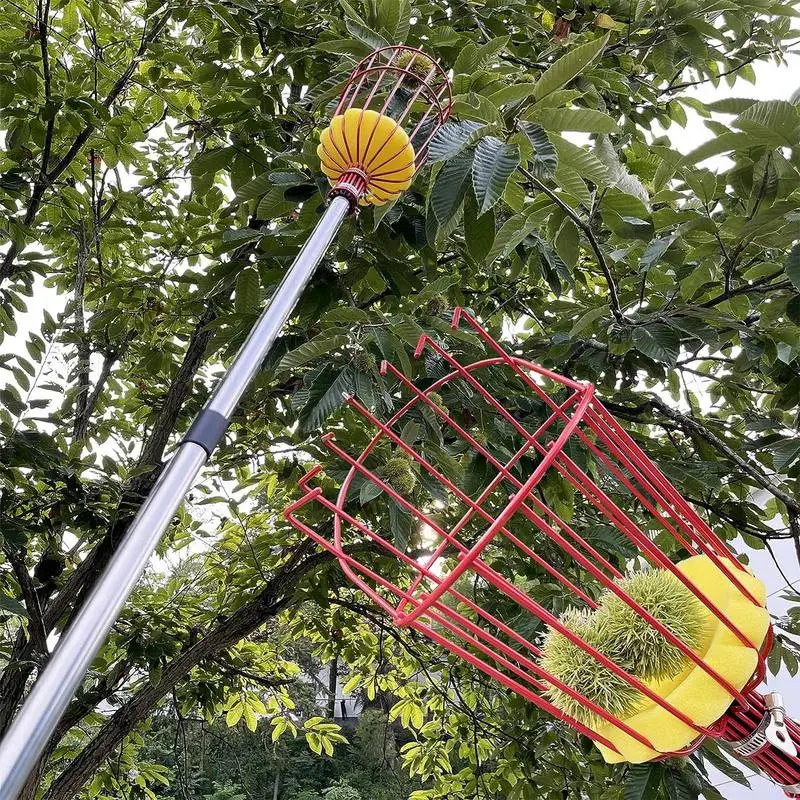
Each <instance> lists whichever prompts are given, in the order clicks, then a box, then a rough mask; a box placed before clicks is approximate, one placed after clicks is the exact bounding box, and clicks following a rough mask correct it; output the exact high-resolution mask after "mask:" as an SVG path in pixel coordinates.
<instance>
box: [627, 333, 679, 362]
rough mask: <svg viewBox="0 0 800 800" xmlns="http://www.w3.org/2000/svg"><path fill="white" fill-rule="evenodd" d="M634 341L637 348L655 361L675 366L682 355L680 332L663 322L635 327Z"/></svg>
mask: <svg viewBox="0 0 800 800" xmlns="http://www.w3.org/2000/svg"><path fill="white" fill-rule="evenodd" d="M633 343H634V345H635V347H636V349H637V350H639V351H640V352H642V353H644V354H645V355H646V356H649V357H650V358H652V359H653V360H654V361H660V362H662V363H664V364H669V365H671V366H674V364H675V362H676V361H677V360H678V356H679V355H680V350H681V336H680V333H678V331H676V330H675V329H674V328H671V327H670V326H669V325H664V324H663V323H661V322H656V323H653V324H652V325H646V326H639V327H636V328H634V329H633Z"/></svg>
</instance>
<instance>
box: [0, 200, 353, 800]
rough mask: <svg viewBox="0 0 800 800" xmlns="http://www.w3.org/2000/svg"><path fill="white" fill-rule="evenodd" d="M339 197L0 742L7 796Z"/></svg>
mask: <svg viewBox="0 0 800 800" xmlns="http://www.w3.org/2000/svg"><path fill="white" fill-rule="evenodd" d="M350 206H351V203H350V201H349V200H348V199H347V198H345V197H334V198H333V199H332V200H331V203H330V205H329V206H328V208H327V209H326V211H325V213H324V214H323V216H322V218H321V219H320V221H319V222H318V223H317V226H316V228H314V230H313V232H312V233H311V236H310V237H309V238H308V240H307V241H306V243H305V244H304V245H303V247H302V249H301V250H300V252H299V253H298V255H297V258H295V260H294V262H293V263H292V265H291V267H290V268H289V270H288V271H287V272H286V275H285V276H284V278H283V280H282V281H281V283H280V285H279V286H278V288H277V289H276V290H275V294H274V295H273V296H272V299H271V300H270V302H269V304H268V306H267V307H266V308H265V309H264V310H263V311H262V312H261V316H260V317H259V318H258V321H257V322H256V324H255V325H254V327H253V329H252V330H251V331H250V335H249V336H248V337H247V339H246V341H245V342H244V344H243V345H242V346H241V348H240V349H239V352H238V353H237V354H236V357H235V358H234V360H233V363H232V364H231V366H230V368H229V369H228V371H227V373H226V374H225V375H224V376H223V378H222V379H221V380H220V382H219V383H218V384H217V387H216V389H215V390H214V393H213V394H212V395H211V397H210V398H209V400H208V402H207V403H206V405H205V407H204V408H203V410H202V411H201V412H200V414H199V415H198V417H197V419H196V420H195V421H194V423H193V424H192V426H191V428H190V429H189V432H188V433H187V434H186V437H185V438H184V440H183V441H182V442H181V444H180V446H179V447H178V449H177V451H176V453H175V455H174V456H173V458H172V459H171V460H170V462H169V463H168V464H167V466H166V467H165V469H164V471H163V472H162V474H161V477H160V478H159V480H158V481H157V483H156V485H155V486H154V487H153V490H152V492H151V493H150V495H149V497H148V498H147V499H146V500H145V502H144V504H143V505H142V507H141V508H140V509H139V513H138V514H137V515H136V518H135V519H134V520H133V522H132V523H131V525H130V527H129V528H128V530H127V533H126V534H125V537H124V539H123V540H122V543H121V545H120V546H119V548H118V549H117V551H116V552H115V553H114V555H113V556H112V557H111V560H110V561H109V564H108V567H107V568H106V570H105V571H104V572H103V574H102V575H101V577H100V578H99V580H98V581H97V584H96V585H95V587H94V589H93V591H92V592H91V594H90V595H89V597H88V598H87V600H86V602H85V603H84V605H83V608H82V609H81V611H80V613H79V614H78V616H77V617H76V618H75V620H74V622H73V623H72V625H70V627H69V628H68V629H67V631H65V632H64V633H63V634H62V635H61V638H60V639H59V641H58V644H57V645H56V648H55V650H54V651H53V654H52V655H51V656H50V659H49V660H48V662H47V666H46V667H45V669H44V670H43V671H42V672H41V673H40V675H39V678H38V680H37V681H36V683H35V685H34V687H33V689H32V690H31V692H30V694H29V695H28V697H27V699H26V700H25V702H24V703H23V705H22V708H21V709H20V711H19V713H18V714H17V716H16V719H15V720H14V722H13V723H12V725H11V727H10V728H9V729H8V732H7V733H6V735H5V738H4V739H3V741H2V743H0V798H2V800H12V798H16V797H17V796H18V794H19V792H20V791H21V790H22V788H23V786H24V785H25V782H26V780H27V778H28V775H29V774H30V773H31V771H32V770H33V768H34V766H35V765H36V763H37V761H38V760H39V757H40V756H41V754H42V752H43V751H44V750H45V748H46V746H47V743H48V741H49V740H50V737H51V736H52V734H53V731H54V730H55V728H56V725H57V724H58V721H59V720H60V719H61V716H62V714H63V713H64V711H65V710H66V708H67V706H68V704H69V702H70V700H71V699H72V697H73V695H74V694H75V692H76V690H77V689H78V687H79V686H80V684H81V682H82V680H83V678H84V676H85V674H86V671H87V670H88V669H89V667H90V666H91V663H92V661H93V660H94V658H95V656H96V655H97V652H98V651H99V650H100V648H101V646H102V645H103V642H104V641H105V639H106V636H107V635H108V632H109V631H110V630H111V627H112V626H113V624H114V622H115V620H116V619H117V617H118V615H119V613H120V611H121V610H122V607H123V605H124V604H125V601H126V600H127V599H128V596H129V595H130V593H131V592H132V591H133V588H134V586H135V585H136V583H137V582H138V580H139V578H140V577H141V575H142V573H143V572H144V569H145V567H146V566H147V562H148V561H149V560H150V556H151V555H152V553H153V551H154V550H155V548H156V546H157V545H158V543H159V541H160V540H161V537H162V535H163V533H164V531H165V530H166V529H167V527H168V526H169V524H170V522H171V521H172V519H173V518H174V516H175V513H176V511H177V510H178V508H179V507H180V505H181V503H182V502H183V498H184V497H185V495H186V492H188V491H189V489H190V488H191V487H192V485H193V484H194V482H195V479H196V477H197V475H198V473H199V472H200V470H201V469H202V468H203V466H204V465H205V463H206V461H207V460H208V457H209V456H210V455H211V453H212V452H213V450H214V448H215V447H216V445H217V443H218V442H219V440H220V439H221V438H222V435H223V434H224V432H225V429H226V428H227V427H228V423H229V422H230V418H231V415H232V414H233V412H234V410H235V409H236V406H237V404H238V403H239V400H240V399H241V397H242V395H243V394H244V392H245V390H246V389H247V387H248V386H249V385H250V382H251V381H252V380H253V378H254V377H255V375H256V373H257V372H258V370H259V368H260V367H261V362H262V361H263V360H264V358H265V356H266V355H267V353H268V352H269V351H270V349H271V347H272V345H273V343H274V342H275V339H276V338H277V336H278V334H279V333H280V330H281V328H282V327H283V325H284V323H285V322H286V320H287V319H288V318H289V316H290V315H291V313H292V311H293V310H294V307H295V306H296V305H297V301H298V300H299V299H300V296H301V295H302V293H303V290H304V289H305V287H306V286H307V285H308V282H309V280H310V279H311V276H312V275H313V274H314V270H315V269H316V267H317V265H318V264H319V262H320V261H321V260H322V257H323V256H324V255H325V253H326V251H327V250H328V247H330V245H331V242H332V241H333V239H334V237H335V236H336V233H337V231H338V230H339V228H340V227H341V224H342V221H343V220H344V218H345V217H346V216H347V214H348V213H349V211H350Z"/></svg>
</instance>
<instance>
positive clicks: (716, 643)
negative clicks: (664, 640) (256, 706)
mask: <svg viewBox="0 0 800 800" xmlns="http://www.w3.org/2000/svg"><path fill="white" fill-rule="evenodd" d="M722 561H723V563H725V562H727V563H726V566H728V567H729V570H730V571H731V573H732V574H734V575H735V576H736V577H737V578H738V580H739V581H740V583H741V584H742V586H744V587H745V589H747V591H748V592H750V593H751V594H752V595H753V597H754V598H755V599H756V600H758V602H759V604H760V605H759V606H756V605H754V604H753V603H752V602H751V601H750V600H749V599H748V598H747V597H745V596H744V595H742V593H741V591H740V590H739V588H738V587H737V586H736V585H735V584H734V583H733V582H732V581H731V580H730V578H728V576H727V575H726V574H725V573H724V572H722V570H720V569H719V568H718V567H717V566H716V565H715V564H714V562H713V561H712V560H711V559H710V558H709V557H708V556H705V555H701V556H693V557H692V558H688V559H686V560H685V561H682V562H681V563H680V564H678V565H677V568H678V570H680V572H682V573H683V574H684V575H685V576H686V577H687V578H689V580H691V581H692V583H693V584H694V585H695V586H696V587H697V588H698V589H699V590H700V591H701V592H702V593H703V594H704V595H705V596H706V597H707V598H708V599H709V600H710V601H711V602H712V603H713V604H714V605H715V606H716V607H717V608H718V609H719V611H720V612H721V613H722V614H724V615H725V616H726V617H727V618H728V619H729V620H730V621H731V622H732V623H733V625H734V626H736V627H737V628H738V629H739V630H740V631H741V632H742V634H743V635H744V636H745V637H746V639H747V640H748V641H749V642H750V643H751V644H752V647H748V646H746V645H745V644H744V643H743V642H742V641H741V640H740V639H739V637H738V636H737V635H736V634H735V633H733V631H731V630H730V629H729V628H728V627H727V626H726V625H725V624H724V623H723V622H721V621H720V620H719V619H717V617H716V616H715V615H714V614H713V613H712V612H711V611H710V610H709V609H707V608H706V607H705V606H703V610H704V612H705V618H706V629H705V631H704V636H703V639H702V641H701V644H700V646H699V647H698V649H697V651H696V652H697V654H698V655H699V656H700V657H701V658H703V660H704V661H705V662H706V664H708V666H709V667H711V668H712V669H713V670H714V671H716V672H717V673H718V674H719V675H720V677H722V678H724V679H725V680H726V681H727V682H728V683H729V684H730V685H731V686H733V687H734V688H735V689H736V690H737V691H738V690H740V689H742V688H743V687H744V686H745V684H746V683H747V682H748V681H749V680H750V678H751V677H752V676H753V673H754V672H755V670H756V666H757V664H758V649H759V648H760V647H761V645H762V644H763V642H764V639H765V637H766V635H767V630H768V628H769V613H768V612H767V610H766V608H765V606H766V589H765V587H764V584H763V583H762V582H761V581H760V580H758V578H756V577H754V576H753V575H751V574H750V573H749V572H743V571H742V570H740V569H738V567H737V566H736V565H735V564H733V563H732V562H730V560H728V559H724V560H722ZM645 685H646V686H647V687H648V688H650V689H652V690H653V691H654V692H655V693H656V694H657V695H658V696H659V697H662V698H664V699H665V700H666V701H667V702H668V703H669V704H670V705H672V706H673V707H674V708H676V709H677V710H678V711H680V712H682V713H683V714H685V715H686V716H687V717H688V718H689V719H690V720H692V722H694V723H695V724H696V725H701V726H703V727H705V726H708V725H712V724H713V723H714V722H716V721H717V720H718V719H719V718H720V717H721V716H722V715H723V714H724V713H725V712H726V711H727V709H728V707H729V706H730V704H731V703H732V702H733V697H732V696H731V695H730V694H729V693H728V691H727V690H726V689H724V688H723V687H722V686H720V685H719V684H718V683H717V682H716V680H714V678H712V677H711V676H710V675H709V674H708V673H707V672H705V671H704V670H703V669H702V667H699V666H697V665H696V664H694V663H693V662H689V664H688V665H687V666H686V668H685V669H684V670H683V672H682V673H681V674H680V675H678V676H676V677H675V678H672V679H671V680H667V681H649V682H647V683H646V684H645ZM623 721H624V722H625V724H626V725H628V726H629V727H630V728H632V729H633V730H635V731H636V732H637V733H640V734H642V736H644V737H645V738H646V739H647V740H648V741H650V742H652V744H653V746H654V748H655V749H651V748H649V747H646V746H645V745H643V744H641V743H640V742H637V741H636V740H635V739H633V738H632V737H631V736H629V735H628V734H627V733H624V732H623V731H620V730H619V729H618V728H616V727H614V726H613V725H611V724H609V723H606V722H604V721H601V723H600V724H599V725H597V726H595V727H593V730H594V731H595V732H596V733H598V734H599V735H601V736H603V737H604V738H605V739H608V741H610V742H611V743H612V744H613V745H614V746H615V747H616V748H617V750H619V753H615V752H613V751H612V750H610V749H608V748H607V747H604V746H603V745H601V744H598V745H597V746H598V748H599V749H600V752H601V753H602V755H603V758H604V759H605V760H606V761H607V762H608V763H610V764H614V763H618V762H621V761H628V762H631V763H633V764H640V763H642V762H644V761H651V760H652V759H654V758H657V757H659V756H661V755H663V754H664V753H670V752H675V751H677V750H681V749H683V748H684V747H686V746H688V745H689V744H690V743H691V742H692V741H694V739H696V738H697V735H698V734H697V732H696V731H695V730H694V729H693V728H691V727H689V726H688V725H686V724H685V723H683V722H681V721H680V720H679V719H677V718H676V717H674V716H673V715H672V714H671V713H670V712H669V711H667V710H666V709H664V708H661V706H659V705H658V704H657V703H655V702H654V701H653V700H650V699H648V698H645V699H644V700H643V702H642V703H641V705H640V706H639V710H638V711H637V712H636V713H635V714H633V715H631V716H630V717H628V718H626V719H625V720H623Z"/></svg>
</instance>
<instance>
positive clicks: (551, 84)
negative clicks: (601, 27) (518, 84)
mask: <svg viewBox="0 0 800 800" xmlns="http://www.w3.org/2000/svg"><path fill="white" fill-rule="evenodd" d="M607 42H608V34H606V35H605V36H603V37H601V38H599V39H595V40H594V41H592V42H587V43H586V44H582V45H579V46H578V47H575V48H573V49H572V50H570V51H569V52H568V53H566V54H565V55H563V56H561V58H559V59H558V61H556V62H555V63H554V64H553V65H552V66H550V67H548V69H546V70H545V71H544V73H542V77H541V78H539V80H538V81H537V82H536V91H535V92H534V94H533V96H534V97H535V98H536V99H537V100H541V99H542V98H543V97H547V95H548V94H550V93H551V92H555V91H556V90H557V89H561V88H562V87H564V86H566V85H567V84H568V83H569V82H570V81H571V80H572V79H573V78H575V77H577V76H578V75H579V74H580V73H581V72H582V71H583V70H584V69H586V67H588V66H589V65H590V64H591V63H592V62H593V61H594V60H595V59H596V58H598V56H600V54H601V53H602V52H603V48H604V47H605V46H606V43H607Z"/></svg>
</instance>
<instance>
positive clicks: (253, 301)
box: [235, 267, 261, 314]
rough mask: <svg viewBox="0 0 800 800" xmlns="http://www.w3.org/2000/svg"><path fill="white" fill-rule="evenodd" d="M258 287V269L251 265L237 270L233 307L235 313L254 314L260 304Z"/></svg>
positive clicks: (259, 284)
mask: <svg viewBox="0 0 800 800" xmlns="http://www.w3.org/2000/svg"><path fill="white" fill-rule="evenodd" d="M260 287H261V282H260V279H259V277H258V270H256V269H253V267H245V268H244V269H243V270H241V272H239V274H238V275H237V276H236V300H235V308H236V313H237V314H254V313H256V312H257V311H258V309H259V306H260V305H261V296H260Z"/></svg>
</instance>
